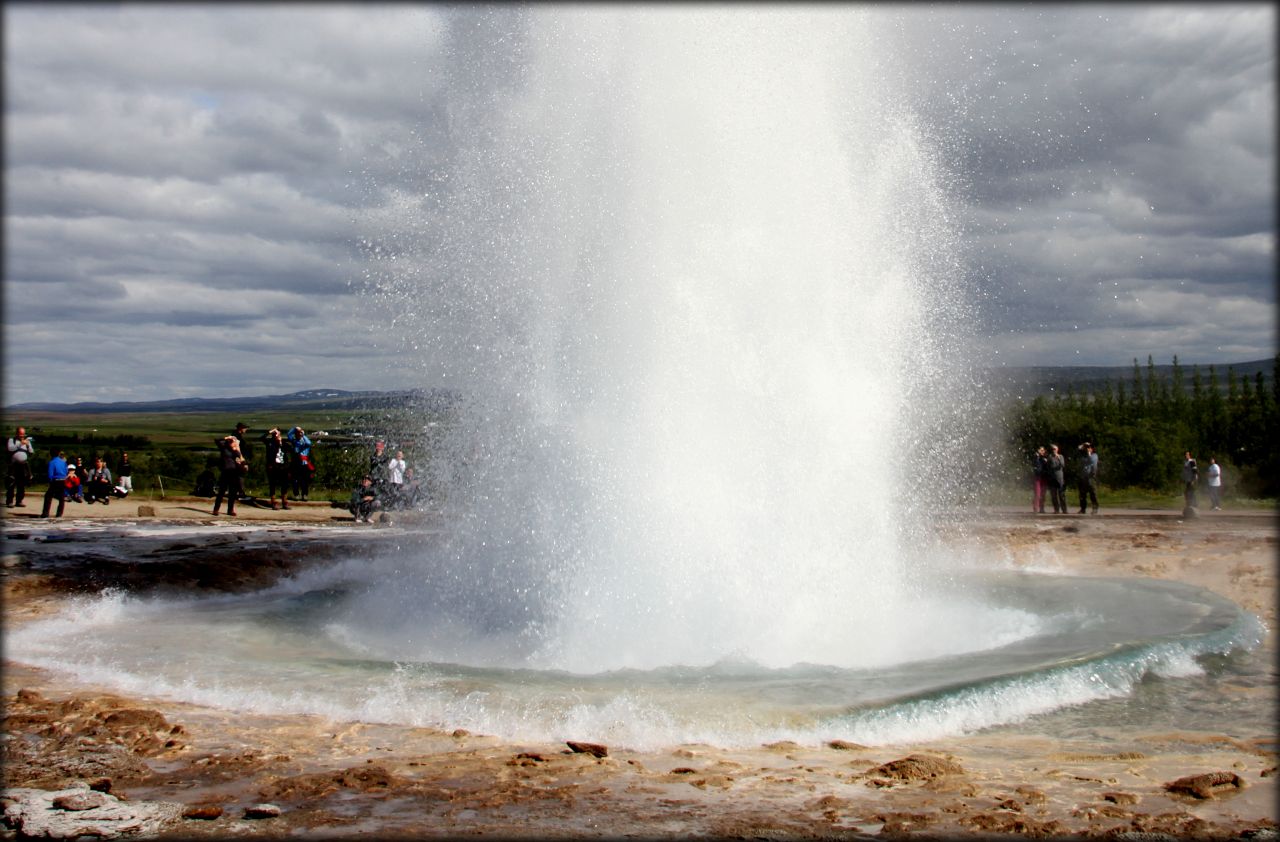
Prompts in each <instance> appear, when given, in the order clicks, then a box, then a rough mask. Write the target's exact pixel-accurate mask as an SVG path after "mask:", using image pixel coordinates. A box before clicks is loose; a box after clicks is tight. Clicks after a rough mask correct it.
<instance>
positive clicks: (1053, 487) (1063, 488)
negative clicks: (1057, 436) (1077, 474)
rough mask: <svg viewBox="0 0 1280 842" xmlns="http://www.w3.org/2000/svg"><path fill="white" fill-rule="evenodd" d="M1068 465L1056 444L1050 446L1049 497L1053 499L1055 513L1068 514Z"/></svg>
mask: <svg viewBox="0 0 1280 842" xmlns="http://www.w3.org/2000/svg"><path fill="white" fill-rule="evenodd" d="M1065 468H1066V465H1065V464H1064V462H1063V460H1062V452H1061V451H1060V450H1059V449H1058V446H1057V445H1056V444H1051V445H1049V473H1048V479H1049V496H1050V497H1051V498H1053V513H1054V514H1055V515H1058V514H1062V515H1065V514H1066V513H1067V481H1066V476H1065V474H1064V469H1065Z"/></svg>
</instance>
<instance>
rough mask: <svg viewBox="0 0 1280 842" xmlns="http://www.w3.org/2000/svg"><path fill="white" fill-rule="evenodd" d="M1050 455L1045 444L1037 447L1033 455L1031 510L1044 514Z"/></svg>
mask: <svg viewBox="0 0 1280 842" xmlns="http://www.w3.org/2000/svg"><path fill="white" fill-rule="evenodd" d="M1048 473H1049V457H1048V455H1046V453H1045V449H1044V445H1040V447H1038V448H1036V452H1035V453H1034V454H1033V455H1032V457H1031V511H1032V512H1033V513H1035V514H1041V515H1042V514H1044V492H1045V487H1046V486H1047V484H1048V478H1047V476H1048Z"/></svg>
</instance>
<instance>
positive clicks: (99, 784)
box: [89, 778, 111, 792]
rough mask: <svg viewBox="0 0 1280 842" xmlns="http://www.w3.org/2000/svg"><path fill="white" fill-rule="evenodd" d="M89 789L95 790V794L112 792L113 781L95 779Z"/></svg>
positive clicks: (90, 783) (90, 782)
mask: <svg viewBox="0 0 1280 842" xmlns="http://www.w3.org/2000/svg"><path fill="white" fill-rule="evenodd" d="M89 789H91V790H93V791H94V792H110V791H111V779H110V778H94V779H93V780H91V781H89Z"/></svg>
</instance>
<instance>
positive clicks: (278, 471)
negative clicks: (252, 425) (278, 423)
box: [262, 427, 293, 509]
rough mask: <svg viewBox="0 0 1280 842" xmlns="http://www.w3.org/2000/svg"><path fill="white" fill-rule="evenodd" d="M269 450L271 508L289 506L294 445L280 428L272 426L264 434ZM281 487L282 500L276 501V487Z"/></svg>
mask: <svg viewBox="0 0 1280 842" xmlns="http://www.w3.org/2000/svg"><path fill="white" fill-rule="evenodd" d="M262 441H263V443H264V444H265V445H266V451H267V488H268V489H269V490H270V493H271V508H273V509H279V508H285V509H287V508H289V484H290V482H291V479H290V476H289V475H290V471H289V467H290V465H291V464H292V462H293V445H291V444H290V443H289V441H288V439H286V438H285V437H284V436H282V435H280V428H278V427H272V428H271V429H270V430H267V431H266V432H265V433H263V434H262ZM277 487H279V489H280V502H279V504H277V503H276V488H277Z"/></svg>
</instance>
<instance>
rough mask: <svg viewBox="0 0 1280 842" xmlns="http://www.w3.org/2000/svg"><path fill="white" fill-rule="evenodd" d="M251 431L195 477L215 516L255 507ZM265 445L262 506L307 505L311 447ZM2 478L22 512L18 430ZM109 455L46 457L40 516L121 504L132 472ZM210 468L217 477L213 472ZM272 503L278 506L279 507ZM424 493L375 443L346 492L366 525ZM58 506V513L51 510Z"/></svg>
mask: <svg viewBox="0 0 1280 842" xmlns="http://www.w3.org/2000/svg"><path fill="white" fill-rule="evenodd" d="M249 429H250V428H249V426H248V425H247V424H244V423H239V424H236V427H235V432H233V433H229V434H227V435H225V436H220V437H218V438H216V439H214V444H215V446H216V447H217V450H218V455H217V457H216V458H215V459H213V460H211V464H210V465H208V466H206V468H205V470H204V471H203V472H201V473H200V474H199V475H198V476H197V477H196V483H195V489H194V490H193V493H194V494H195V495H196V496H201V497H212V498H213V499H214V502H213V514H215V515H217V514H219V513H221V512H222V510H223V503H224V502H225V504H226V513H227V515H228V516H235V514H236V504H237V503H242V502H252V503H255V504H256V501H254V499H253V498H252V497H250V496H249V495H248V494H247V493H246V491H245V479H246V477H248V476H249V473H250V470H251V459H252V452H251V451H252V442H251V441H249V440H247V438H246V436H247V434H248V433H249ZM258 440H259V441H261V442H262V444H263V446H264V447H263V449H264V459H265V466H264V468H265V474H266V480H267V493H268V503H269V505H270V506H271V508H272V509H288V508H289V500H290V498H292V499H293V500H294V501H295V502H297V501H299V500H301V501H307V500H308V499H309V495H310V489H311V482H312V479H313V478H314V476H315V472H316V462H315V453H314V446H313V443H312V441H311V439H310V437H308V436H307V432H306V430H304V429H303V428H302V427H301V426H297V425H295V426H293V427H290V428H289V429H288V430H287V431H284V432H282V431H281V429H280V428H279V427H272V428H271V429H269V430H267V431H266V432H265V433H263V434H262V435H261V436H260V437H259V439H258ZM8 454H9V461H8V465H7V468H8V471H7V473H6V477H5V505H6V506H9V507H14V508H25V507H26V505H27V504H26V502H25V498H26V493H27V488H28V486H30V485H31V484H32V483H33V482H34V481H35V480H36V478H35V477H34V475H33V472H32V462H33V461H34V457H35V455H36V449H35V444H34V442H33V441H32V439H31V438H30V437H28V436H27V432H26V429H25V428H24V427H18V428H17V430H16V431H15V434H14V435H13V437H12V438H10V439H9V441H8ZM107 462H108V454H106V453H102V454H95V455H93V456H92V457H90V458H89V464H86V462H85V457H83V456H80V455H76V454H68V453H67V452H66V451H65V450H63V449H61V448H52V449H51V450H50V451H49V460H48V463H47V464H46V466H45V477H42V478H41V479H45V480H47V481H48V487H47V489H46V491H45V494H44V505H43V508H42V510H41V517H49V516H50V512H51V511H52V512H53V513H54V514H53V516H54V517H62V515H63V513H64V511H65V509H66V504H67V503H77V504H92V503H101V504H103V505H109V504H110V503H111V500H112V498H116V499H119V498H122V497H127V496H128V495H129V494H130V493H131V492H132V491H133V477H132V474H133V468H132V466H131V464H130V462H129V454H128V453H127V452H121V453H120V454H119V457H118V458H117V459H116V460H115V470H114V472H113V471H112V469H111V468H110V467H108V464H107ZM215 469H216V470H215ZM277 498H278V500H277ZM425 498H426V495H425V492H424V490H423V488H422V485H421V483H420V482H419V481H418V479H417V478H416V477H415V476H414V471H413V468H412V467H410V466H409V464H408V462H407V461H406V460H405V456H404V451H403V450H397V451H395V452H394V455H392V454H391V453H389V452H388V450H387V444H386V442H385V441H382V440H379V441H377V442H376V443H375V444H374V449H373V452H372V454H371V456H370V458H369V467H368V470H367V471H366V472H365V473H364V475H363V477H362V479H361V481H360V484H359V486H357V488H356V489H355V490H354V491H353V492H352V497H351V504H350V510H351V513H352V515H353V516H355V518H356V520H357V521H358V522H371V521H372V520H373V518H374V516H375V515H376V514H377V513H380V512H387V511H395V510H402V509H410V508H415V507H417V506H419V505H420V504H421V503H423V502H425ZM55 505H56V509H55Z"/></svg>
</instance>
